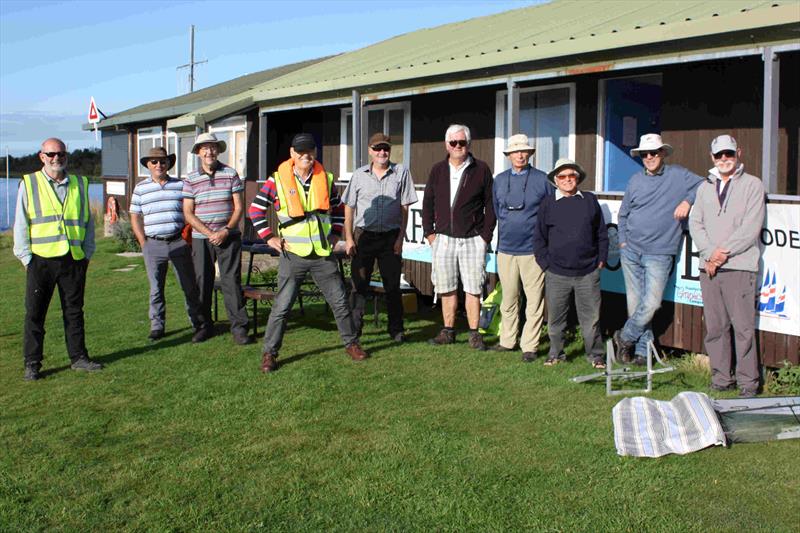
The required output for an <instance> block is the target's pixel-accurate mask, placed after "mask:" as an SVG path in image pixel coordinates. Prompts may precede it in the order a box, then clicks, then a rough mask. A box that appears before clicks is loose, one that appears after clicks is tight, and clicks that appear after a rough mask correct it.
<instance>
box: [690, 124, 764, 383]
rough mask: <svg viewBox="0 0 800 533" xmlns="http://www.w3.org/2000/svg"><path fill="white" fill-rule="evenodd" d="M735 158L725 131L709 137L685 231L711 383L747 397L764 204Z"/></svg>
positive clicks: (754, 365)
mask: <svg viewBox="0 0 800 533" xmlns="http://www.w3.org/2000/svg"><path fill="white" fill-rule="evenodd" d="M740 158H741V149H740V148H739V146H738V144H737V143H736V139H734V138H733V137H731V136H730V135H720V136H719V137H717V138H715V139H714V140H713V141H711V161H712V162H713V163H714V167H713V168H712V169H711V170H709V176H708V179H706V181H705V182H704V183H703V184H702V185H700V188H699V189H698V190H697V200H696V202H695V204H694V208H693V209H692V213H691V215H690V217H689V231H690V232H691V235H692V239H693V241H694V244H695V246H696V247H697V249H698V250H699V251H700V260H701V264H702V266H701V268H700V288H701V290H702V291H703V318H704V320H705V324H706V338H705V345H706V353H708V357H709V359H710V360H711V388H712V389H713V390H715V391H725V390H729V389H733V388H735V387H736V385H738V387H739V395H740V396H741V397H743V398H751V397H753V396H755V395H756V393H757V391H758V378H759V371H758V351H757V349H756V338H755V330H756V325H755V310H754V308H753V307H754V306H753V303H754V302H755V299H756V287H757V281H758V279H757V278H758V261H759V258H760V256H761V253H760V251H759V248H758V236H759V234H760V233H761V227H762V225H763V223H764V213H765V209H766V207H765V200H764V185H763V183H762V182H761V180H760V179H758V178H757V177H755V176H751V175H750V174H747V173H746V172H745V171H744V165H743V164H742V163H741V162H740ZM731 329H732V330H733V339H734V341H733V346H732V345H731V331H730V330H731ZM732 348H733V350H732ZM734 353H735V357H736V377H735V379H734V376H733V375H732V368H731V366H732V360H733V357H734V355H733V354H734Z"/></svg>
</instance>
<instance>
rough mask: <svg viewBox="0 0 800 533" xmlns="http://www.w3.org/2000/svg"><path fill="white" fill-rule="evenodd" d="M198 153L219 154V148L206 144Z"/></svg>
mask: <svg viewBox="0 0 800 533" xmlns="http://www.w3.org/2000/svg"><path fill="white" fill-rule="evenodd" d="M197 151H198V152H219V146H217V145H216V144H204V145H202V146H200V148H198V150H197Z"/></svg>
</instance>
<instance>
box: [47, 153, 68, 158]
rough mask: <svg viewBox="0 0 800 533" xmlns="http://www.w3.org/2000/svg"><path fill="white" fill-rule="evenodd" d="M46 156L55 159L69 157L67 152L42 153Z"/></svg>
mask: <svg viewBox="0 0 800 533" xmlns="http://www.w3.org/2000/svg"><path fill="white" fill-rule="evenodd" d="M42 153H43V154H44V155H46V156H47V157H49V158H50V159H53V158H54V157H55V156H58V157H67V152H42Z"/></svg>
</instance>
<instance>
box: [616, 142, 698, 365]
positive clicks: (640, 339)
mask: <svg viewBox="0 0 800 533" xmlns="http://www.w3.org/2000/svg"><path fill="white" fill-rule="evenodd" d="M630 154H631V157H641V159H642V163H643V164H644V169H642V170H641V171H639V172H637V173H636V174H634V175H633V176H631V178H630V180H629V181H628V186H627V188H626V189H625V196H624V198H623V199H622V206H620V209H619V215H618V228H617V231H618V236H619V247H620V262H621V263H622V273H623V276H624V278H625V295H626V297H627V300H628V320H627V321H626V322H625V326H624V327H623V328H622V329H621V330H619V331H617V332H616V333H614V337H613V340H614V344H615V347H616V351H615V353H616V354H617V355H618V356H619V357H620V358H621V360H622V361H623V362H625V363H631V362H632V363H634V364H636V365H644V364H646V359H645V357H646V355H647V346H648V345H649V343H650V342H652V341H653V340H654V335H653V330H652V328H651V327H650V322H651V321H652V319H653V316H654V315H655V313H656V311H657V310H658V308H659V307H661V298H662V297H663V294H664V288H665V287H666V285H667V280H668V279H669V274H670V270H671V269H672V264H673V262H674V259H675V255H676V254H677V253H678V250H679V247H680V244H681V237H682V236H683V221H684V220H685V219H686V218H687V217H688V215H689V210H690V209H691V206H692V204H693V203H694V199H695V194H696V192H697V187H699V186H700V183H701V182H702V178H701V177H700V176H698V175H696V174H693V173H692V172H689V171H688V170H687V169H685V168H684V167H682V166H680V165H667V164H666V163H665V160H666V158H667V157H669V155H670V154H672V146H670V145H668V144H665V143H663V142H662V141H661V135H658V134H656V133H648V134H646V135H642V137H641V139H640V141H639V146H638V147H637V148H634V149H632V150H631V151H630Z"/></svg>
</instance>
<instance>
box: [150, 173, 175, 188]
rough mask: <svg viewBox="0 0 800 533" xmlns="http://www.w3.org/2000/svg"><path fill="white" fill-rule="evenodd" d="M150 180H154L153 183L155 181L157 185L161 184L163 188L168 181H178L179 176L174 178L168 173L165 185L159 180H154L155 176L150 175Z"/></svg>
mask: <svg viewBox="0 0 800 533" xmlns="http://www.w3.org/2000/svg"><path fill="white" fill-rule="evenodd" d="M150 181H152V182H153V183H155V184H156V185H159V186H161V187H162V188H163V187H164V186H165V185H167V184H168V183H171V182H174V181H178V178H173V177H172V176H170V175H169V174H168V175H167V179H166V180H164V184H163V185H162V184H161V183H159V182H158V181H156V180H154V179H153V176H150Z"/></svg>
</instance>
